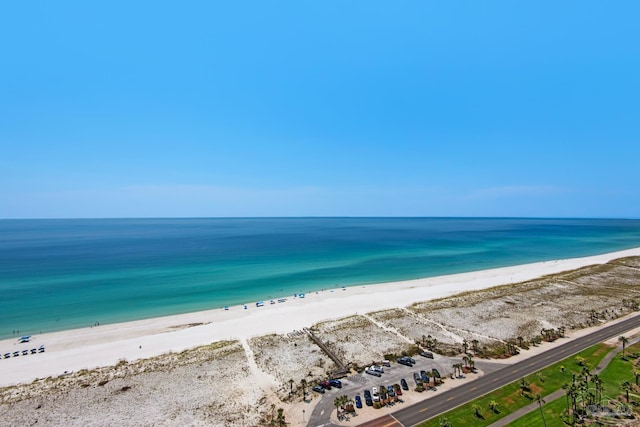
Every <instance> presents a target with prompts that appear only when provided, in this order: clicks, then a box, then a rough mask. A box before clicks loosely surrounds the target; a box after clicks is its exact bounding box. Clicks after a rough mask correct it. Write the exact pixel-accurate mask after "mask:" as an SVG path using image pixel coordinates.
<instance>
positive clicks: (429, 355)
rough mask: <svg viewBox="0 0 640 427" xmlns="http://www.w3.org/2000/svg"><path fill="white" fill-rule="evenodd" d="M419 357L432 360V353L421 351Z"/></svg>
mask: <svg viewBox="0 0 640 427" xmlns="http://www.w3.org/2000/svg"><path fill="white" fill-rule="evenodd" d="M420 356H422V357H426V358H428V359H433V353H431V352H430V351H421V352H420Z"/></svg>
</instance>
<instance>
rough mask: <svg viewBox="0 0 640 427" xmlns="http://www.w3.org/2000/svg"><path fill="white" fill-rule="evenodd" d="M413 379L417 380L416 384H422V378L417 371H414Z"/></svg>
mask: <svg viewBox="0 0 640 427" xmlns="http://www.w3.org/2000/svg"><path fill="white" fill-rule="evenodd" d="M413 380H414V381H415V382H416V385H422V378H420V374H419V373H417V372H414V373H413Z"/></svg>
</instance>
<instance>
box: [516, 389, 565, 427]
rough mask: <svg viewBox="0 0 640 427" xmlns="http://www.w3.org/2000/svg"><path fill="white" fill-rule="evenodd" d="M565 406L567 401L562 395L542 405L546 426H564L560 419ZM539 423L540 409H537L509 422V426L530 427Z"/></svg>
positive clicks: (540, 422) (540, 420) (540, 418)
mask: <svg viewBox="0 0 640 427" xmlns="http://www.w3.org/2000/svg"><path fill="white" fill-rule="evenodd" d="M566 408H567V403H566V401H565V397H564V396H563V397H561V398H560V399H556V400H554V401H552V402H548V403H546V404H545V405H543V406H542V412H544V420H545V422H546V423H547V427H566V425H565V424H564V423H563V422H562V419H561V416H562V413H563V411H564V410H565V409H566ZM541 425H543V423H542V417H541V416H540V410H539V409H537V410H535V411H533V412H529V413H528V414H526V415H523V416H522V417H520V418H518V419H517V420H515V421H514V422H512V423H510V424H509V427H515V426H520V427H531V426H541Z"/></svg>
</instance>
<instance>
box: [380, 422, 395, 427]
mask: <svg viewBox="0 0 640 427" xmlns="http://www.w3.org/2000/svg"><path fill="white" fill-rule="evenodd" d="M397 425H398V423H397V422H396V421H391V422H390V423H387V424H385V425H383V426H382V427H390V426H397Z"/></svg>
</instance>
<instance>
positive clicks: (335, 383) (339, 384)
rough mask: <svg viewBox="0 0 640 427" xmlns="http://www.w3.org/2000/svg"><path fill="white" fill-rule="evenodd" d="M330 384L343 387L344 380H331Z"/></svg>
mask: <svg viewBox="0 0 640 427" xmlns="http://www.w3.org/2000/svg"><path fill="white" fill-rule="evenodd" d="M329 384H331V386H332V387H336V388H342V381H340V380H329Z"/></svg>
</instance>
